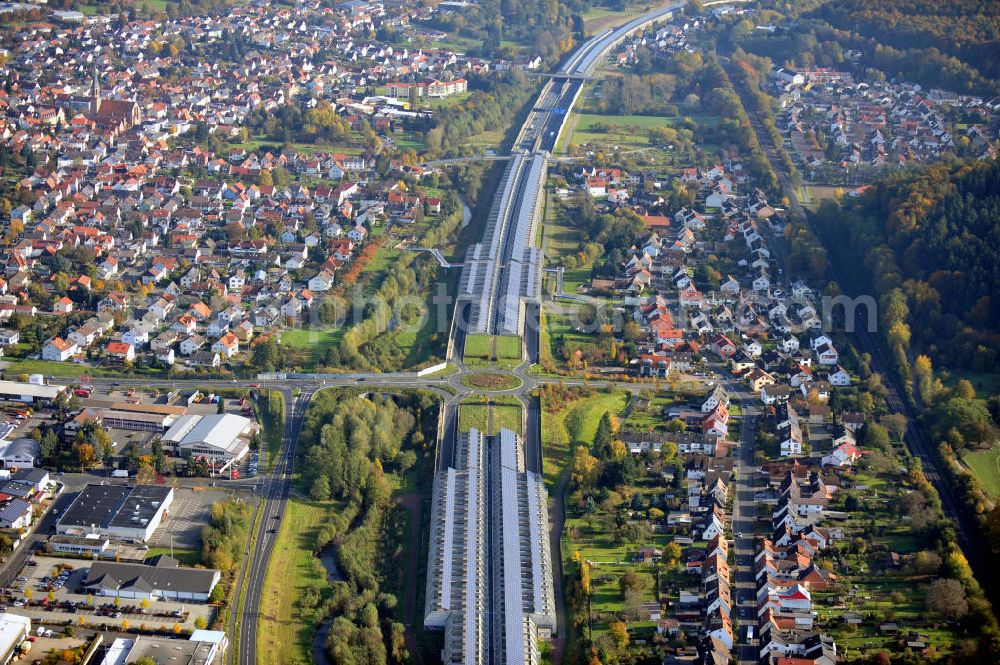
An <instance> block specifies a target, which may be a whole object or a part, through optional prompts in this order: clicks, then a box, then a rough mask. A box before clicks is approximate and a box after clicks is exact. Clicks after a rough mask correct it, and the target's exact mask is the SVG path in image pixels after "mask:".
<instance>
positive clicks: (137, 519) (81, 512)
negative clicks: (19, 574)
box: [56, 485, 174, 542]
mask: <svg viewBox="0 0 1000 665" xmlns="http://www.w3.org/2000/svg"><path fill="white" fill-rule="evenodd" d="M173 500H174V490H173V489H172V488H170V487H162V486H160V485H135V486H133V487H122V486H121V485H87V486H86V487H84V488H83V490H82V491H81V492H80V494H78V495H77V497H76V498H75V499H74V500H73V503H72V504H70V507H69V508H67V509H66V512H65V513H63V514H62V517H60V518H59V521H58V522H56V533H58V534H61V535H68V536H85V535H87V534H92V533H96V534H99V535H101V536H107V537H108V538H114V539H118V540H132V541H138V542H145V541H146V540H149V538H150V537H151V536H152V535H153V533H154V532H155V531H156V529H157V528H158V527H159V526H160V523H161V522H162V521H163V518H164V516H165V515H166V514H167V509H168V508H169V507H170V504H171V503H172V502H173Z"/></svg>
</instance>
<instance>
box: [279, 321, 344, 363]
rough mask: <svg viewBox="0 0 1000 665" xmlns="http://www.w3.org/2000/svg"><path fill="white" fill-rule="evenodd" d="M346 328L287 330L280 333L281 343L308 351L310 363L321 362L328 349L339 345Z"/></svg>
mask: <svg viewBox="0 0 1000 665" xmlns="http://www.w3.org/2000/svg"><path fill="white" fill-rule="evenodd" d="M345 330H346V328H343V327H341V328H289V329H288V330H285V331H284V332H282V333H281V343H282V344H285V345H286V346H290V347H292V348H293V349H306V350H308V351H309V357H310V363H311V364H312V365H317V364H320V363H322V362H323V358H324V357H325V356H326V352H327V351H329V350H330V347H332V346H336V345H338V344H340V339H341V338H342V337H343V336H344V332H345Z"/></svg>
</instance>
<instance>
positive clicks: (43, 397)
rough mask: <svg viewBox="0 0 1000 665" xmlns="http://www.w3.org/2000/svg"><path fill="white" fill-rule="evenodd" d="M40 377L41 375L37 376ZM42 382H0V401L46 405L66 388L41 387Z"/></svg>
mask: <svg viewBox="0 0 1000 665" xmlns="http://www.w3.org/2000/svg"><path fill="white" fill-rule="evenodd" d="M38 376H41V375H38ZM43 383H44V381H42V380H40V379H36V380H34V381H30V382H28V383H23V382H21V381H0V399H5V400H9V401H12V402H25V403H27V404H33V403H36V402H37V403H40V404H48V403H49V402H51V401H53V400H54V399H55V398H56V397H58V396H59V394H60V393H62V392H63V391H64V390H66V386H56V385H48V386H46V385H43Z"/></svg>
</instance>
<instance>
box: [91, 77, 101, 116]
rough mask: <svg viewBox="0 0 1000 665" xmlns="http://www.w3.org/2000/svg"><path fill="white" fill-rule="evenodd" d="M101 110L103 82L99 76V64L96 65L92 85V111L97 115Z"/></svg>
mask: <svg viewBox="0 0 1000 665" xmlns="http://www.w3.org/2000/svg"><path fill="white" fill-rule="evenodd" d="M100 110H101V83H100V79H98V77H97V65H94V80H93V83H91V85H90V113H91V114H92V115H97V114H98V112H100Z"/></svg>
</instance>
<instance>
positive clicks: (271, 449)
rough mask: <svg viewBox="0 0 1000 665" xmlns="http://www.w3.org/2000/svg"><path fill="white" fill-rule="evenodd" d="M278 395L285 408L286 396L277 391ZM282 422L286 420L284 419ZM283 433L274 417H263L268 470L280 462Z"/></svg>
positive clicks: (265, 465)
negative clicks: (279, 455) (279, 454)
mask: <svg viewBox="0 0 1000 665" xmlns="http://www.w3.org/2000/svg"><path fill="white" fill-rule="evenodd" d="M276 392H277V391H276ZM277 395H278V398H279V399H280V400H281V404H282V408H284V404H285V396H284V395H283V394H282V393H281V392H277ZM265 401H266V400H265ZM282 422H284V419H282ZM283 434H284V432H283V431H282V429H281V426H280V425H277V426H276V424H275V422H274V420H273V419H272V418H270V417H265V418H263V436H264V445H265V446H266V447H267V457H266V458H265V464H264V468H265V469H267V471H268V472H270V471H271V470H273V469H274V465H275V464H277V463H278V451H279V450H281V438H282V435H283Z"/></svg>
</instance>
